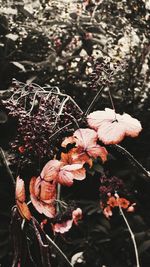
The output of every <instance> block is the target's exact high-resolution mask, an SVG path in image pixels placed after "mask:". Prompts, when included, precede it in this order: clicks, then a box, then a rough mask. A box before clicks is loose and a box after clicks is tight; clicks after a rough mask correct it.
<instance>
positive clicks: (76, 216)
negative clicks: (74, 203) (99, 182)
mask: <svg viewBox="0 0 150 267" xmlns="http://www.w3.org/2000/svg"><path fill="white" fill-rule="evenodd" d="M72 219H73V221H74V223H75V224H76V225H77V224H78V221H79V220H80V219H82V210H81V209H80V208H77V209H76V210H74V211H73V212H72Z"/></svg>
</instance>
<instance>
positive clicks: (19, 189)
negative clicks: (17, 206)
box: [16, 176, 26, 202]
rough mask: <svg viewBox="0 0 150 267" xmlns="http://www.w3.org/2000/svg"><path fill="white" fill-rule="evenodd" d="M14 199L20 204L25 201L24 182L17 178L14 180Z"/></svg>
mask: <svg viewBox="0 0 150 267" xmlns="http://www.w3.org/2000/svg"><path fill="white" fill-rule="evenodd" d="M16 199H18V200H19V201H20V202H24V201H25V199H26V196H25V185H24V181H23V180H22V179H21V178H20V177H19V176H18V177H17V179H16Z"/></svg>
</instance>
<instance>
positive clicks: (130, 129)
mask: <svg viewBox="0 0 150 267" xmlns="http://www.w3.org/2000/svg"><path fill="white" fill-rule="evenodd" d="M122 121H123V123H124V124H125V130H126V135H127V136H131V137H136V136H138V135H139V133H140V132H141V130H142V126H141V123H140V122H139V121H138V120H137V119H135V118H132V117H131V116H130V115H129V114H126V113H124V114H123V115H122Z"/></svg>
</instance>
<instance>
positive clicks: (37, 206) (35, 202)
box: [30, 195, 43, 214]
mask: <svg viewBox="0 0 150 267" xmlns="http://www.w3.org/2000/svg"><path fill="white" fill-rule="evenodd" d="M30 199H31V202H32V204H33V206H34V207H35V209H36V210H37V211H38V212H39V213H40V214H42V213H43V206H42V204H41V202H40V201H39V200H38V199H37V198H36V197H35V196H33V195H30Z"/></svg>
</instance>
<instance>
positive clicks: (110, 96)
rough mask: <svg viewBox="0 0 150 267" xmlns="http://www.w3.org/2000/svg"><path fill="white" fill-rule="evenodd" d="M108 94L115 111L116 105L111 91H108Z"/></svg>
mask: <svg viewBox="0 0 150 267" xmlns="http://www.w3.org/2000/svg"><path fill="white" fill-rule="evenodd" d="M108 94H109V98H110V102H111V105H112V108H113V110H114V111H115V105H114V101H113V98H112V95H111V92H110V89H108Z"/></svg>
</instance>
